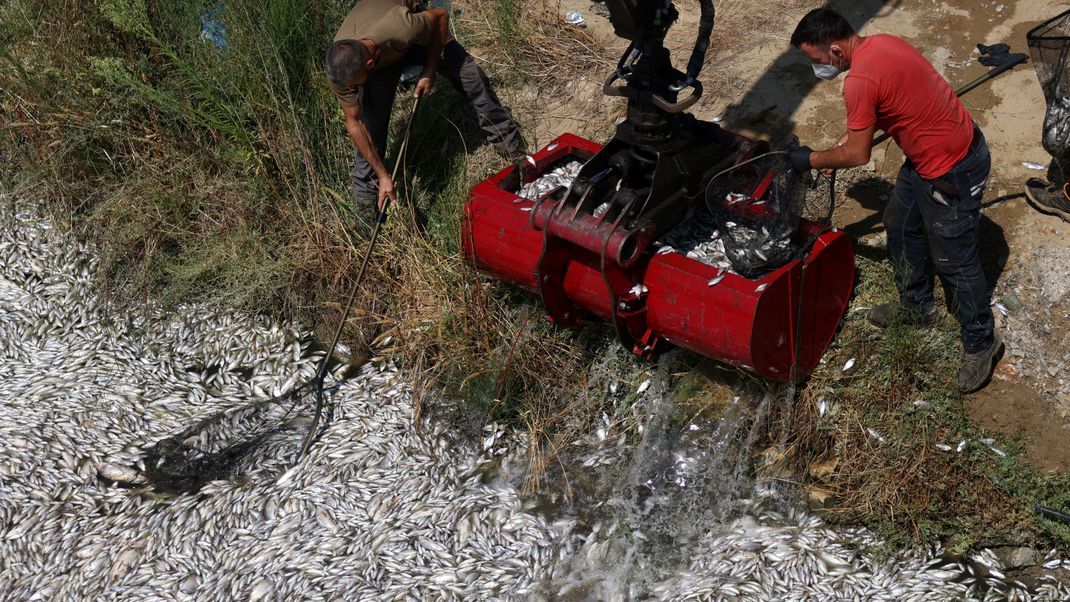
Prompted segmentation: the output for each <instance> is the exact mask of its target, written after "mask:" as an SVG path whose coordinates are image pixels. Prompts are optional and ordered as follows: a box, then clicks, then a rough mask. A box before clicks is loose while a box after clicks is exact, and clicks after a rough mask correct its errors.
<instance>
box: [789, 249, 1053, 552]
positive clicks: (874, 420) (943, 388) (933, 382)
mask: <svg viewBox="0 0 1070 602" xmlns="http://www.w3.org/2000/svg"><path fill="white" fill-rule="evenodd" d="M859 268H860V269H859V273H860V280H859V283H858V290H857V292H856V298H855V301H854V305H855V306H860V305H865V306H873V305H876V304H878V303H882V302H888V301H892V300H894V299H895V298H896V295H895V292H894V291H895V289H894V285H893V284H892V280H891V269H890V267H889V266H888V264H887V262H879V263H878V262H874V261H871V260H867V259H865V258H860V259H859ZM852 357H853V358H855V359H856V367H855V368H854V369H853V370H851V371H849V372H846V373H844V372H842V370H841V367H842V366H843V365H844V363H845V362H846V360H847V359H848V358H852ZM959 358H960V346H959V341H958V325H957V323H956V322H955V320H954V318H953V317H950V316H949V317H946V318H945V320H944V321H943V322H942V323H941V324H940V325H939V326H938V327H937V328H935V329H931V330H930V329H919V328H915V327H910V326H906V325H892V326H890V327H889V328H887V329H885V330H883V331H881V332H878V331H877V330H876V329H875V328H873V327H872V326H870V325H868V324H867V323H866V320H865V312H864V311H861V312H856V313H852V314H850V315H849V317H848V320H847V323H846V324H845V326H844V328H843V331H842V332H841V333H840V336H839V338H838V340H837V348H835V349H833V350H832V351H831V352H830V354H829V356H828V359H827V360H826V366H825V367H824V368H823V369H820V370H819V371H818V372H817V373H816V374H815V377H814V379H813V380H812V381H811V382H810V383H809V384H808V388H807V390H806V391H804V392H803V394H802V396H801V400H800V403H801V404H804V405H803V407H804V408H805V409H806V410H807V411H804V412H799V413H797V414H798V416H797V418H798V420H799V421H800V425H799V426H798V428H797V431H798V432H800V433H803V436H802V444H801V445H800V449H801V450H802V456H803V460H804V462H803V464H807V463H809V462H810V461H812V460H827V459H828V458H830V457H835V458H837V459H838V462H839V464H838V468H837V473H836V476H835V477H834V478H832V479H831V480H829V481H828V482H825V483H822V485H823V486H828V487H830V488H831V489H832V490H833V491H834V492H835V493H836V495H837V505H836V506H835V507H834V508H833V509H832V510H831V511H830V515H831V517H833V518H836V519H840V520H845V521H848V522H855V521H858V522H862V523H864V524H867V525H870V526H871V527H873V528H875V529H876V530H877V531H878V532H880V533H881V534H882V535H883V536H884V537H885V538H886V539H887V541H888V545H889V546H890V547H897V546H902V545H911V544H928V543H934V542H944V543H946V544H948V545H949V546H951V547H955V548H959V549H969V548H971V547H973V546H976V545H991V544H993V543H1005V544H1013V545H1030V544H1034V543H1042V544H1045V545H1056V546H1060V547H1063V548H1064V549H1065V548H1067V547H1068V546H1070V538H1068V535H1070V529H1067V527H1066V526H1065V525H1058V524H1056V523H1054V522H1052V521H1047V520H1039V519H1038V518H1037V516H1036V515H1035V514H1034V513H1033V511H1032V506H1033V504H1034V503H1046V504H1052V505H1055V507H1066V506H1065V504H1066V503H1068V502H1070V495H1068V494H1067V488H1066V486H1067V485H1068V484H1070V479H1068V478H1067V477H1058V478H1047V477H1044V476H1042V475H1040V474H1039V473H1038V472H1037V471H1036V470H1035V469H1034V468H1032V467H1031V466H1029V465H1028V464H1027V463H1025V461H1024V460H1022V459H1019V458H1018V457H1017V456H1016V451H1017V449H1016V446H1015V444H1014V442H1012V441H1007V440H1005V439H1003V438H1001V437H999V436H995V435H992V434H989V433H986V432H984V431H983V429H981V428H980V427H979V426H978V425H977V424H976V423H974V422H972V421H971V420H970V419H969V417H968V416H967V414H966V410H965V407H964V405H963V403H962V401H961V399H960V396H959V394H958V392H957V390H956V387H955V378H956V373H957V368H958V362H959ZM819 396H820V397H824V398H825V399H826V400H827V401H830V402H832V409H831V411H830V412H829V413H828V414H827V415H826V416H824V417H818V416H817V413H816V412H815V411H813V410H812V409H811V407H812V406H813V405H815V403H816V400H817V398H818V397H819ZM917 401H922V402H924V403H925V404H927V406H924V407H921V408H919V407H915V402H917ZM987 438H993V439H995V440H996V442H995V446H996V447H997V448H1000V449H1003V450H1006V451H1008V452H1009V453H1008V455H1007V457H1000V456H999V455H998V454H996V453H995V452H993V451H992V450H991V449H989V448H988V447H987V446H985V445H983V444H982V443H981V442H980V441H981V440H982V439H987ZM962 441H966V442H967V443H966V446H965V448H964V449H963V451H962V452H961V453H959V452H957V451H956V450H957V448H958V446H959V444H960V442H962ZM938 445H948V446H951V447H952V448H953V450H952V451H950V452H948V451H945V450H942V449H940V448H938V447H937V446H938Z"/></svg>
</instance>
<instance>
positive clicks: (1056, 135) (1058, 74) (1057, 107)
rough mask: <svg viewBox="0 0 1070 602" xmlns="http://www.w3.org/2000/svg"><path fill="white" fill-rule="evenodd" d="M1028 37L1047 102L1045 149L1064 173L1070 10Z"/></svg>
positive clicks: (1069, 118)
mask: <svg viewBox="0 0 1070 602" xmlns="http://www.w3.org/2000/svg"><path fill="white" fill-rule="evenodd" d="M1027 39H1028V42H1029V52H1030V54H1031V55H1032V58H1033V68H1034V69H1036V71H1037V77H1038V78H1039V79H1040V87H1041V88H1042V89H1043V90H1044V100H1045V102H1046V104H1047V112H1046V113H1045V116H1044V130H1043V138H1042V142H1043V144H1044V150H1046V151H1048V152H1049V153H1051V156H1052V157H1053V158H1054V159H1055V161H1056V163H1057V164H1058V166H1059V168H1060V169H1061V170H1062V172H1063V174H1064V176H1065V175H1066V174H1067V170H1068V169H1070V11H1066V12H1064V13H1062V14H1060V15H1058V16H1056V17H1055V18H1053V19H1051V20H1049V21H1046V22H1045V23H1042V24H1041V25H1039V26H1038V27H1036V28H1034V29H1033V30H1032V31H1030V32H1029V35H1028V36H1027Z"/></svg>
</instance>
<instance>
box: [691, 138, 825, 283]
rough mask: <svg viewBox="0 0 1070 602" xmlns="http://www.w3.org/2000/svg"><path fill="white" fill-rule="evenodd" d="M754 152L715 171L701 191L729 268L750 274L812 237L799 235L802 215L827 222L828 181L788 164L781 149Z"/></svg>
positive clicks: (783, 259) (797, 250) (787, 256)
mask: <svg viewBox="0 0 1070 602" xmlns="http://www.w3.org/2000/svg"><path fill="white" fill-rule="evenodd" d="M798 144H799V142H798V139H796V138H794V137H792V138H790V139H789V140H788V141H787V143H786V145H785V147H784V148H783V149H781V152H774V153H769V154H767V155H764V156H759V157H757V158H756V159H755V160H752V161H750V162H748V163H741V164H739V165H738V167H736V168H733V169H732V170H731V171H729V172H727V173H722V174H718V175H717V176H715V177H714V178H713V180H712V181H711V182H710V185H709V188H708V189H707V191H706V204H707V206H708V207H709V210H710V213H711V214H712V216H713V220H714V222H715V224H716V227H717V230H718V231H719V232H720V233H721V239H722V240H723V241H724V253H725V256H726V258H727V259H728V261H729V263H731V266H732V270H733V271H734V272H736V273H737V274H740V275H741V276H745V277H747V278H755V277H758V276H760V275H762V274H764V273H767V272H770V271H772V270H774V269H776V268H778V267H780V266H782V265H784V264H786V263H788V262H789V261H791V260H792V259H795V258H796V257H798V256H799V255H800V254H801V253H803V252H805V251H806V250H807V249H808V248H809V246H810V244H811V243H812V242H813V240H812V237H807V236H801V237H800V234H799V223H800V220H801V219H802V218H806V219H808V220H810V221H813V222H817V223H821V224H826V225H827V224H828V223H829V221H830V220H831V217H832V202H833V199H832V194H831V189H832V182H831V180H829V179H828V178H826V177H825V176H822V175H819V174H816V173H814V172H811V173H805V174H800V173H797V172H795V171H794V170H793V169H792V168H791V163H790V161H788V158H787V155H786V154H785V151H788V150H791V149H792V148H796V147H797V146H798Z"/></svg>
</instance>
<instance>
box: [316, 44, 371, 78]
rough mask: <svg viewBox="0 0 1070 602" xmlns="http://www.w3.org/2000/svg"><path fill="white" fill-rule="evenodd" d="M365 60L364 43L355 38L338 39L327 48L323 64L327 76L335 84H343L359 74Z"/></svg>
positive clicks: (366, 58) (365, 49)
mask: <svg viewBox="0 0 1070 602" xmlns="http://www.w3.org/2000/svg"><path fill="white" fill-rule="evenodd" d="M367 60H368V49H367V48H365V47H364V44H361V43H360V42H358V41H356V40H338V41H337V42H335V43H334V44H331V47H330V48H329V49H327V55H326V56H325V57H324V58H323V64H324V66H325V67H326V68H327V78H328V79H330V80H331V82H333V83H334V84H335V85H338V86H344V85H345V84H346V82H348V81H349V80H351V79H353V78H354V77H356V76H358V75H360V72H361V71H363V70H364V63H365V62H367Z"/></svg>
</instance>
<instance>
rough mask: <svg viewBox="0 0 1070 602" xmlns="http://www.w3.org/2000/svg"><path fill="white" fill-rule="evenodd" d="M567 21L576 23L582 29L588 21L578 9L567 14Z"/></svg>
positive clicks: (571, 23) (572, 23)
mask: <svg viewBox="0 0 1070 602" xmlns="http://www.w3.org/2000/svg"><path fill="white" fill-rule="evenodd" d="M565 23H568V24H569V25H575V26H576V27H579V28H581V29H583V28H586V27H587V21H585V20H584V19H583V15H582V14H580V11H578V10H572V11H569V12H568V14H566V15H565Z"/></svg>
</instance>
